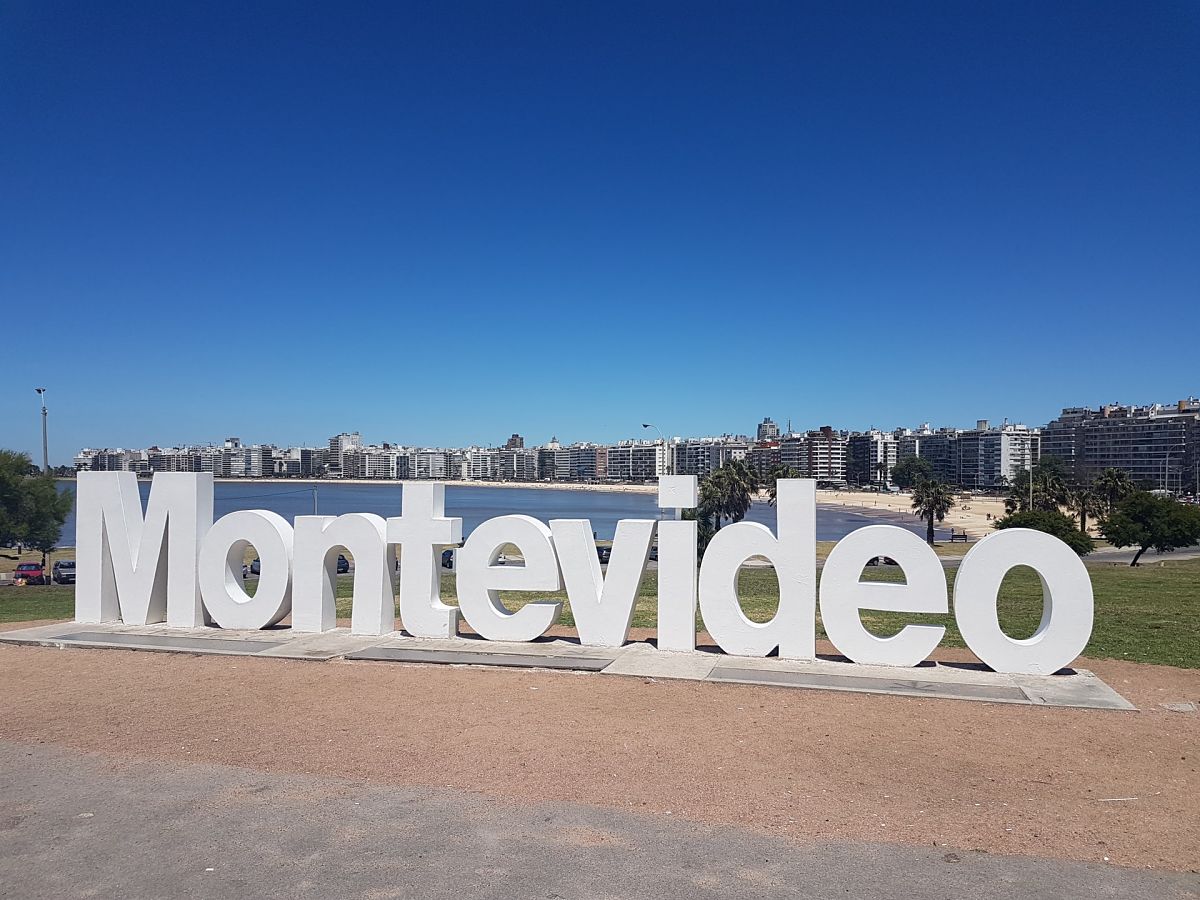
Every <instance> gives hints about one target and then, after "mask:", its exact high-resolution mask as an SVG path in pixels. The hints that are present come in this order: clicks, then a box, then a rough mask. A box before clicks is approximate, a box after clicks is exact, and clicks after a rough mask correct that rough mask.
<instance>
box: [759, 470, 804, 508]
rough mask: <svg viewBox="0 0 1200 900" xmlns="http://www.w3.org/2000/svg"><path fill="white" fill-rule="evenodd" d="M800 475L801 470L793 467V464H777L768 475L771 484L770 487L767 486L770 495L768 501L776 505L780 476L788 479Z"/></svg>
mask: <svg viewBox="0 0 1200 900" xmlns="http://www.w3.org/2000/svg"><path fill="white" fill-rule="evenodd" d="M799 477H800V473H799V471H797V470H796V469H793V468H792V467H791V466H776V467H775V468H774V469H772V470H771V474H770V475H768V476H767V482H768V484H769V485H770V487H768V488H767V494H768V496H769V500H768V502H769V503H770V504H771V505H772V506H774V505H775V501H776V500H777V499H778V496H777V495H778V491H779V486H778V483H779V479H780V478H785V479H786V478H799Z"/></svg>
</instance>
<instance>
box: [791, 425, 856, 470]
mask: <svg viewBox="0 0 1200 900" xmlns="http://www.w3.org/2000/svg"><path fill="white" fill-rule="evenodd" d="M847 440H848V435H847V434H846V432H844V431H838V430H836V429H834V428H832V427H830V426H829V425H823V426H822V427H820V428H818V429H816V430H814V431H807V432H805V433H803V434H788V435H786V436H784V437H783V438H782V439H781V440H780V442H779V461H780V463H781V464H782V465H785V466H789V467H791V468H792V469H795V470H796V471H797V472H799V473H800V477H802V478H815V479H816V480H817V481H818V482H819V483H821V484H832V485H844V484H845V483H846V453H847Z"/></svg>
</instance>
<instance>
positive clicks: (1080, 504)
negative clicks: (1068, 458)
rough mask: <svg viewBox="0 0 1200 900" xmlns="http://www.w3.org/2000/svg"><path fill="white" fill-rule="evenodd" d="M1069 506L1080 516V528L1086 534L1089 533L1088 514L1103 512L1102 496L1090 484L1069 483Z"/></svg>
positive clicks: (1097, 514)
mask: <svg viewBox="0 0 1200 900" xmlns="http://www.w3.org/2000/svg"><path fill="white" fill-rule="evenodd" d="M1067 508H1068V509H1070V510H1071V512H1073V513H1075V515H1077V516H1079V530H1080V531H1082V532H1083V533H1084V534H1087V523H1088V516H1100V515H1101V514H1102V506H1101V498H1100V496H1099V495H1098V494H1097V493H1096V489H1095V487H1094V486H1093V485H1090V484H1081V483H1076V484H1071V485H1068V488H1067Z"/></svg>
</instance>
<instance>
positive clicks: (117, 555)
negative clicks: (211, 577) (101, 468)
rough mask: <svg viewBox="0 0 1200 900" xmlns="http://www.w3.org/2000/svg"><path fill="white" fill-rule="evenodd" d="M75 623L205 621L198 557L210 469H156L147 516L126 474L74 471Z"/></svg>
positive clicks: (191, 624) (208, 509) (209, 505)
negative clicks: (75, 479)
mask: <svg viewBox="0 0 1200 900" xmlns="http://www.w3.org/2000/svg"><path fill="white" fill-rule="evenodd" d="M78 491H79V500H78V503H79V507H78V513H77V515H76V525H75V545H76V546H75V558H76V583H75V621H76V622H89V623H94V622H116V621H122V622H124V623H125V624H127V625H149V624H152V623H154V622H161V621H163V619H164V618H165V619H166V622H167V624H168V625H172V626H175V627H179V628H195V627H198V626H200V625H203V624H204V607H203V605H202V603H201V600H200V587H199V579H198V577H197V572H196V558H197V556H198V553H199V547H200V541H201V540H202V539H203V538H204V535H205V534H206V533H207V532H208V529H209V528H210V527H212V516H213V479H212V475H211V474H210V473H207V472H205V473H193V472H160V473H158V474H156V475H155V476H154V483H153V485H152V486H151V488H150V499H149V501H148V502H147V504H146V514H145V515H144V516H143V515H142V499H141V495H140V494H139V493H138V483H137V477H136V476H135V475H134V474H133V473H132V472H80V473H79V480H78Z"/></svg>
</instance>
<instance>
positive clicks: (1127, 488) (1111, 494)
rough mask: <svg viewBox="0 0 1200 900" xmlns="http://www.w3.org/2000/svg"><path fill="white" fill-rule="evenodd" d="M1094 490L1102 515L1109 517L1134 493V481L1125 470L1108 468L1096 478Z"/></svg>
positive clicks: (1093, 483) (1093, 485)
mask: <svg viewBox="0 0 1200 900" xmlns="http://www.w3.org/2000/svg"><path fill="white" fill-rule="evenodd" d="M1092 490H1093V491H1095V493H1096V499H1097V503H1098V506H1099V508H1100V514H1101V515H1103V516H1105V517H1107V516H1110V515H1112V511H1113V509H1114V507H1116V505H1117V504H1118V503H1120V502H1121V501H1122V500H1123V499H1124V498H1125V497H1128V496H1129V495H1130V494H1132V493H1133V480H1132V479H1131V478H1130V477H1129V473H1128V472H1126V471H1125V470H1124V469H1113V468H1108V469H1105V470H1104V471H1103V472H1101V473H1100V474H1099V475H1097V476H1096V480H1095V481H1093V482H1092Z"/></svg>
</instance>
